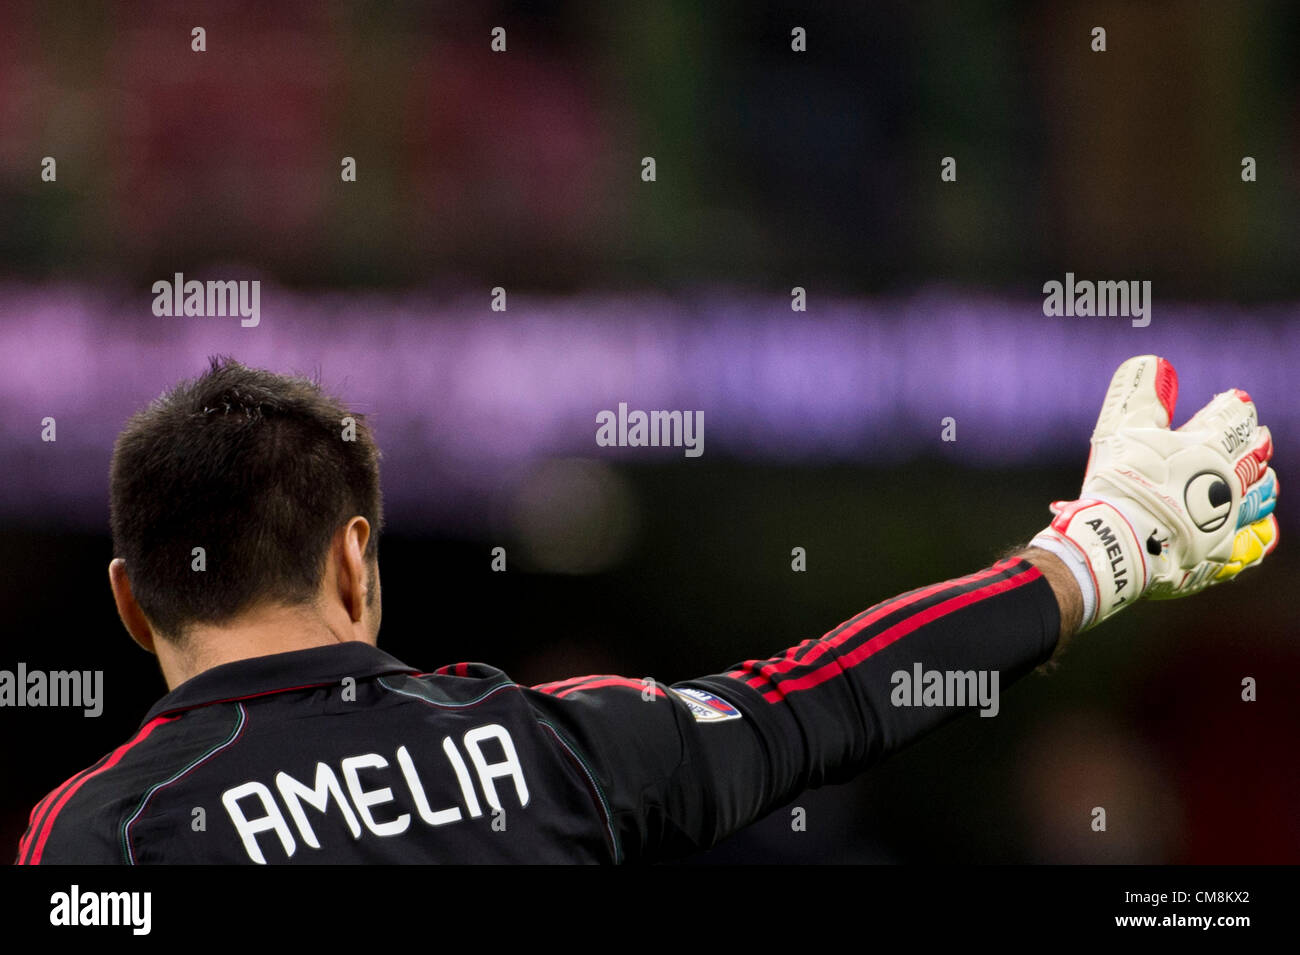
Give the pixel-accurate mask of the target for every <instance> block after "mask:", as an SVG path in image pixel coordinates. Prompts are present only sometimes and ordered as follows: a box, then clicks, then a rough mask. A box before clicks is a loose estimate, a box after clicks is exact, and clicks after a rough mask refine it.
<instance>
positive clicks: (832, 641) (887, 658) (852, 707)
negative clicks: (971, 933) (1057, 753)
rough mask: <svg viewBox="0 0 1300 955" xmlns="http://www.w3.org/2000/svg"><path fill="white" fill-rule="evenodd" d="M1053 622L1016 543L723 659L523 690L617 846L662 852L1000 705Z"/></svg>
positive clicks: (1044, 590)
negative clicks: (826, 627) (828, 626)
mask: <svg viewBox="0 0 1300 955" xmlns="http://www.w3.org/2000/svg"><path fill="white" fill-rule="evenodd" d="M1059 627H1060V611H1059V608H1058V606H1057V603H1056V598H1055V595H1054V594H1053V592H1052V590H1051V587H1050V586H1049V584H1048V583H1047V581H1046V579H1044V578H1043V576H1042V573H1041V572H1040V571H1039V570H1038V568H1036V567H1034V566H1033V565H1032V564H1030V563H1029V562H1027V561H1024V560H1020V559H1009V560H1003V561H999V562H998V563H996V564H994V565H993V566H992V567H989V568H988V569H986V570H983V571H980V572H978V573H975V574H971V575H968V576H965V577H960V578H957V579H955V580H949V581H945V582H943V583H937V584H933V585H931V586H927V587H922V588H919V589H917V590H913V591H909V592H908V593H905V594H900V595H899V596H897V597H893V598H891V599H889V600H885V601H883V602H881V603H879V604H876V605H875V606H873V607H870V608H868V609H867V610H865V611H863V612H862V613H860V614H858V615H857V616H855V617H853V618H852V619H850V620H848V621H846V622H844V623H843V624H841V625H840V626H838V627H836V628H835V629H833V630H831V631H830V632H829V633H827V634H826V635H825V636H823V637H821V638H820V639H813V640H805V641H803V642H802V643H800V644H798V645H797V646H793V647H790V648H789V649H787V650H785V651H783V652H780V653H778V654H776V655H775V656H772V657H769V658H766V659H755V660H748V661H746V662H744V663H741V664H738V665H737V666H734V667H732V668H731V669H729V670H727V671H726V672H724V673H719V674H715V675H712V676H705V677H700V678H698V679H693V680H686V681H683V682H681V683H678V684H675V685H673V686H671V687H665V686H664V685H662V684H659V683H655V682H654V681H649V680H640V681H639V680H630V679H626V678H621V677H611V676H592V677H579V678H575V679H573V680H566V681H562V682H560V683H555V684H547V685H545V686H542V687H535V688H533V689H531V690H528V691H526V692H528V694H529V697H530V701H531V702H532V703H533V706H534V709H535V710H537V711H538V713H539V719H542V720H544V721H545V722H547V724H548V725H550V726H552V728H554V729H555V731H556V733H557V734H558V736H559V737H560V738H561V739H563V740H564V741H565V744H566V745H567V746H569V747H570V748H571V749H572V751H573V754H574V756H575V758H577V759H578V760H579V761H580V762H581V763H582V764H583V766H584V768H585V770H586V771H587V772H588V773H590V774H591V776H592V777H593V783H594V786H595V789H596V791H597V794H598V797H599V799H600V800H601V801H602V802H604V803H605V804H606V809H607V811H608V813H609V816H610V820H611V826H612V828H613V829H614V835H615V840H614V841H615V845H614V857H615V860H616V861H623V860H633V859H655V858H662V857H668V856H675V855H679V854H681V853H684V852H689V851H693V850H696V849H701V848H705V847H708V846H710V845H713V844H714V843H716V842H717V841H718V840H720V839H722V838H724V837H726V836H728V835H730V834H731V833H733V832H735V831H736V830H738V829H740V828H743V827H744V826H746V825H748V824H749V823H751V822H753V821H755V820H756V819H759V818H761V817H762V816H764V815H766V814H768V813H769V812H771V811H772V810H773V809H776V808H778V807H780V806H781V805H783V804H785V803H786V802H788V801H789V800H790V799H792V798H793V797H794V796H795V795H796V794H798V793H799V792H801V791H803V790H804V789H808V788H812V787H816V786H820V785H823V784H825V783H831V782H840V781H844V780H846V779H848V778H850V777H852V776H854V775H856V774H857V773H859V772H861V771H862V770H864V769H866V768H867V767H868V766H870V765H872V764H873V763H875V762H877V761H879V760H880V759H881V758H883V757H884V756H886V755H888V754H890V753H892V752H895V751H897V750H899V749H901V748H903V747H904V746H907V745H908V744H910V743H912V742H914V741H915V740H917V739H919V738H920V737H921V736H923V735H924V734H925V733H927V732H929V731H930V730H932V729H934V728H935V727H937V726H939V725H941V724H942V723H945V722H947V721H948V720H950V719H952V718H953V717H955V716H957V715H959V714H960V713H962V712H967V711H970V710H972V709H984V710H986V711H990V712H993V711H994V709H993V708H994V707H996V706H997V705H998V702H997V692H998V691H1000V690H1001V689H1002V688H1005V687H1006V686H1008V685H1010V684H1011V683H1012V682H1013V681H1014V680H1016V679H1018V678H1019V677H1021V676H1023V675H1024V674H1026V673H1028V672H1029V671H1031V670H1032V669H1033V668H1034V667H1036V666H1037V665H1038V664H1040V663H1042V662H1043V661H1045V660H1046V659H1048V658H1049V657H1050V656H1051V654H1052V651H1053V650H1054V648H1055V646H1056V641H1057V634H1058V630H1059ZM995 681H996V682H995Z"/></svg>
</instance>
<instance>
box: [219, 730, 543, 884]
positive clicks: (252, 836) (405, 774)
mask: <svg viewBox="0 0 1300 955" xmlns="http://www.w3.org/2000/svg"><path fill="white" fill-rule="evenodd" d="M489 740H495V741H496V742H497V744H498V745H499V746H500V747H501V752H502V758H501V759H500V760H499V761H498V762H495V763H493V762H489V761H488V757H487V756H486V755H485V754H484V753H483V744H484V743H486V742H487V741H489ZM463 746H464V748H465V751H466V752H467V753H469V763H472V764H473V766H474V772H475V773H476V774H477V776H478V785H479V788H480V789H481V790H482V791H483V796H484V799H485V800H486V801H487V804H488V806H490V807H491V808H492V809H493V810H501V809H503V808H504V807H503V806H502V805H501V798H500V796H499V795H498V793H497V780H499V779H502V778H509V779H510V780H511V781H512V782H513V783H514V790H515V796H516V797H517V798H518V800H519V805H520V806H521V807H522V806H527V805H528V783H527V782H525V781H524V770H523V767H522V766H520V765H519V755H518V753H516V752H515V744H514V741H513V740H512V739H511V738H510V734H509V733H508V732H507V731H506V728H505V727H504V726H500V725H498V724H496V723H490V724H488V725H487V726H476V727H474V729H472V730H470V731H469V732H468V733H466V734H465V739H464V741H463ZM442 751H443V753H444V754H445V755H446V757H447V762H448V763H449V764H450V766H451V771H452V772H453V773H454V774H455V776H456V784H457V786H458V787H459V789H460V795H461V805H460V806H448V807H447V808H446V809H437V810H435V809H433V808H432V807H431V806H430V805H429V797H428V795H427V794H426V793H425V790H424V783H423V782H421V781H420V776H419V774H418V773H417V772H416V770H415V761H414V760H412V759H411V754H410V752H408V751H407V749H406V747H405V746H399V747H398V748H397V754H396V755H397V768H398V769H399V770H400V771H401V778H402V782H403V783H404V784H405V785H406V788H407V790H408V791H409V792H410V794H411V801H412V802H413V803H414V804H415V811H416V813H417V814H418V815H419V817H420V821H421V822H423V823H424V824H425V825H429V826H445V825H447V824H448V823H452V822H460V821H461V819H463V818H464V817H465V816H464V813H468V814H469V816H470V818H471V819H476V818H478V817H480V816H482V815H483V806H482V804H481V803H480V802H479V797H478V792H477V791H476V790H475V788H474V780H473V777H471V775H470V768H469V764H468V763H466V761H465V757H464V756H462V755H461V751H460V749H459V748H458V747H457V746H456V743H455V741H454V740H453V739H452V738H451V737H450V736H448V737H447V738H446V739H444V740H443V741H442ZM386 769H387V770H389V773H390V775H391V774H392V770H391V769H390V768H389V763H388V760H386V759H385V758H384V757H382V756H380V755H379V754H378V753H366V754H365V755H363V756H349V757H347V758H346V759H344V760H341V761H340V763H339V770H340V772H339V773H336V772H335V771H334V769H333V768H332V767H331V766H329V765H328V764H327V763H317V764H316V780H315V782H314V783H313V784H311V785H309V784H307V783H304V782H300V781H299V780H297V779H294V778H293V777H292V776H290V775H289V774H288V773H285V772H280V773H276V775H275V791H276V792H278V793H279V796H280V798H279V800H277V799H276V792H273V791H272V790H271V788H270V787H269V786H266V785H264V784H263V783H259V782H257V781H255V780H254V781H250V782H246V783H241V784H240V785H238V786H233V787H231V788H230V789H227V790H226V791H225V792H224V793H222V794H221V804H222V805H223V806H225V807H226V812H227V813H228V814H229V815H230V821H231V822H233V823H234V824H235V830H236V831H237V832H238V833H239V838H240V839H242V840H243V843H244V849H245V851H247V852H248V857H249V858H250V859H252V860H253V861H254V862H257V863H259V864H261V865H265V864H266V856H265V855H264V854H263V852H262V846H259V845H258V842H257V836H258V835H259V834H260V833H264V832H272V833H274V834H275V836H276V838H277V839H278V840H279V843H280V847H281V848H282V849H283V850H284V854H285V856H286V857H288V856H292V855H293V854H294V853H295V852H296V851H297V850H298V840H302V842H304V843H305V844H306V845H307V846H309V847H311V848H312V849H319V848H320V840H319V839H318V838H317V837H316V831H315V829H313V828H312V824H311V820H310V819H309V818H308V816H307V813H306V811H305V810H304V809H303V806H304V805H306V806H310V807H311V808H312V809H314V810H316V811H317V812H321V813H328V812H330V810H331V808H332V806H333V807H337V811H338V813H339V815H341V816H342V817H343V821H344V823H345V824H346V825H347V827H348V830H349V831H350V832H351V833H352V838H353V839H359V838H361V836H362V829H363V827H364V829H365V831H366V832H369V833H370V834H371V835H375V836H398V835H401V834H402V833H404V832H406V830H407V829H409V828H410V826H411V814H410V813H408V812H404V813H402V814H401V815H399V816H397V817H396V818H395V819H390V820H388V821H387V822H381V821H379V820H378V819H376V818H375V813H374V810H375V809H376V808H377V807H379V806H382V805H384V804H385V803H389V802H392V801H393V798H394V797H393V790H392V788H391V787H389V786H383V787H375V788H366V787H367V783H366V782H364V781H363V780H362V778H361V772H362V771H363V770H365V771H367V772H369V773H372V774H373V773H377V772H379V771H381V770H386ZM340 775H341V776H342V781H340V778H339V777H340ZM373 778H374V776H373V775H372V776H371V779H373ZM369 785H370V786H374V783H373V782H372V783H370V784H369ZM281 802H283V803H284V805H285V807H286V808H287V809H288V811H289V819H288V820H286V819H285V815H284V813H283V812H281V810H280V803H281ZM462 808H463V809H464V813H462V811H461V810H462ZM250 813H251V814H250ZM289 820H292V822H293V826H292V828H290V824H289ZM295 833H296V838H295ZM271 845H274V843H268V847H269V846H271Z"/></svg>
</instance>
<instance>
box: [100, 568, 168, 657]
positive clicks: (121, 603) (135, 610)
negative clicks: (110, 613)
mask: <svg viewBox="0 0 1300 955" xmlns="http://www.w3.org/2000/svg"><path fill="white" fill-rule="evenodd" d="M108 585H109V586H110V587H112V588H113V602H114V603H116V604H117V615H118V616H119V617H121V618H122V626H124V627H126V632H127V633H129V634H130V635H131V639H132V640H134V641H135V642H136V643H138V644H140V646H142V647H143V648H144V649H146V650H148V651H149V652H150V653H156V652H157V651H156V650H155V649H154V632H153V627H151V626H149V621H148V620H146V619H145V616H144V611H143V610H141V609H140V605H139V604H138V603H136V602H135V594H133V593H132V592H131V581H130V580H129V579H128V578H127V576H126V561H124V560H123V559H122V558H121V557H115V558H113V559H112V560H111V561H109V564H108Z"/></svg>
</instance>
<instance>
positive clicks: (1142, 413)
mask: <svg viewBox="0 0 1300 955" xmlns="http://www.w3.org/2000/svg"><path fill="white" fill-rule="evenodd" d="M1177 402H1178V375H1177V373H1175V371H1174V366H1173V365H1171V364H1169V362H1167V361H1165V360H1164V359H1163V358H1159V357H1157V356H1155V355H1138V356H1137V357H1135V358H1130V359H1129V360H1128V361H1126V362H1124V364H1122V365H1120V366H1119V368H1117V369H1116V370H1115V374H1114V375H1113V376H1112V377H1111V379H1110V387H1109V388H1108V389H1107V390H1106V400H1105V402H1104V403H1103V404H1102V406H1101V414H1100V415H1099V416H1098V417H1097V427H1096V428H1095V429H1093V432H1092V440H1093V441H1097V440H1099V439H1101V438H1108V437H1110V436H1111V435H1113V434H1116V433H1117V432H1118V431H1119V430H1120V429H1121V428H1168V427H1169V425H1170V423H1171V422H1172V421H1173V419H1174V405H1175V404H1176V403H1177Z"/></svg>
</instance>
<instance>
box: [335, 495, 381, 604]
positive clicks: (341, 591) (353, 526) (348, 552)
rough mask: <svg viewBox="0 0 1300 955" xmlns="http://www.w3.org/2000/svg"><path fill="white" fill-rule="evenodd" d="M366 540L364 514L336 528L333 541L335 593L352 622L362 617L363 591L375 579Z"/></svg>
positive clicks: (368, 533) (364, 599) (367, 524)
mask: <svg viewBox="0 0 1300 955" xmlns="http://www.w3.org/2000/svg"><path fill="white" fill-rule="evenodd" d="M369 542H370V522H369V521H367V520H366V519H365V518H364V517H354V518H352V520H350V521H348V522H347V524H346V525H345V526H344V527H343V529H342V530H341V531H339V537H338V538H337V539H336V543H335V547H336V554H337V560H338V568H337V574H338V576H337V578H336V580H337V585H338V595H339V599H340V600H342V601H343V606H344V607H345V608H346V609H347V612H348V616H349V617H350V618H351V619H352V622H353V623H359V622H360V621H361V620H362V619H363V617H364V616H365V612H366V594H367V591H368V590H369V588H370V584H371V582H372V581H373V580H374V575H373V574H372V573H371V568H370V567H369V566H368V563H367V561H366V544H367V543H369Z"/></svg>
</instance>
